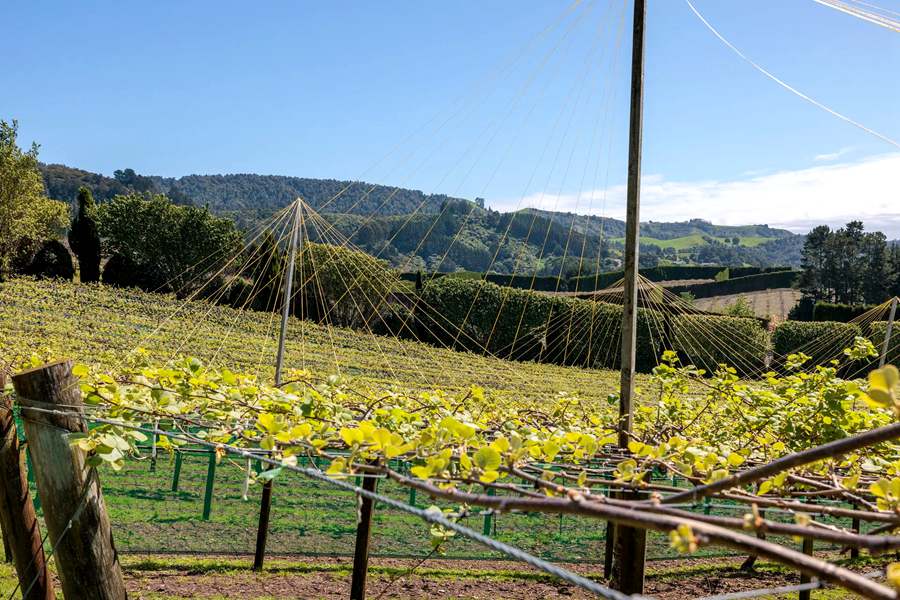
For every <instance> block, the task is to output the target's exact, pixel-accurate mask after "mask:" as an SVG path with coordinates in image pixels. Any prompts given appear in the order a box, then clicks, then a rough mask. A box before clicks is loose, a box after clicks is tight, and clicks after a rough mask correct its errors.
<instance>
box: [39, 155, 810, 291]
mask: <svg viewBox="0 0 900 600" xmlns="http://www.w3.org/2000/svg"><path fill="white" fill-rule="evenodd" d="M41 168H42V171H43V175H44V181H45V184H46V187H47V192H48V194H49V195H50V197H52V198H56V199H59V200H68V201H70V202H71V201H74V199H75V197H76V195H77V192H78V188H79V187H80V186H81V185H86V186H88V187H90V188H91V189H92V190H93V192H94V196H95V197H96V198H97V199H98V200H99V201H100V202H103V201H105V200H108V199H109V198H112V197H113V196H115V195H117V194H125V193H129V192H141V193H143V192H150V193H164V194H167V195H168V196H169V197H170V198H171V199H172V200H173V201H175V202H177V203H181V204H196V205H200V206H203V205H206V206H209V208H210V210H212V211H213V212H215V213H217V214H220V215H227V216H231V217H232V218H234V219H235V221H236V222H237V224H238V226H240V227H242V228H244V229H250V228H251V227H252V226H253V225H254V224H256V223H259V222H260V221H261V220H263V219H266V218H268V217H269V216H271V215H272V213H274V212H275V211H277V210H278V209H280V208H282V207H284V206H286V205H287V204H288V203H289V202H291V201H292V200H293V199H294V198H296V197H297V196H300V197H302V198H303V199H304V200H305V201H306V202H307V203H309V204H310V205H311V206H312V207H313V208H314V209H316V210H318V211H320V212H321V213H322V214H323V216H324V217H325V218H327V219H328V220H329V221H331V222H333V223H335V224H336V225H337V227H338V229H339V230H340V231H341V232H342V233H344V234H345V235H347V236H348V237H352V241H353V242H354V244H356V245H358V246H359V247H361V248H362V249H364V250H366V251H368V252H370V253H372V254H375V255H377V256H380V257H382V258H385V259H387V260H389V261H390V262H391V263H392V264H394V265H395V266H398V267H404V268H406V269H419V268H422V269H428V270H435V269H440V270H454V269H457V268H462V269H466V270H471V271H483V270H486V269H488V268H490V269H492V270H494V271H497V272H500V273H535V272H537V273H538V274H547V275H558V274H559V273H560V272H561V271H562V272H563V274H567V273H568V274H571V273H573V272H575V271H577V270H578V269H579V267H580V268H581V269H595V268H596V267H597V266H598V264H599V265H600V266H601V268H602V269H603V270H610V269H613V270H614V269H616V268H618V267H619V264H620V262H621V254H622V251H621V250H622V247H623V244H622V236H624V232H625V223H624V222H623V221H619V220H617V219H610V218H606V217H603V218H601V217H597V216H583V215H574V214H572V213H559V212H550V211H539V210H535V209H527V210H523V211H519V212H516V213H499V212H497V211H493V210H487V209H485V208H484V207H483V201H482V200H480V199H479V200H477V201H476V202H470V201H468V200H462V199H458V198H451V197H449V196H446V195H442V194H426V193H424V192H421V191H418V190H410V189H404V188H393V187H390V186H385V185H375V184H370V183H364V182H347V181H336V180H331V179H309V178H300V177H282V176H274V175H241V174H237V175H188V176H185V177H180V178H178V179H173V178H164V177H158V176H146V175H140V174H137V173H135V172H134V171H133V170H131V169H123V170H120V171H116V172H115V173H114V176H113V177H105V176H103V175H98V174H96V173H90V172H88V171H83V170H80V169H75V168H71V167H67V166H64V165H42V167H41ZM443 207H446V210H444V211H443V212H442V208H443ZM641 235H642V244H641V265H642V266H649V267H652V266H655V265H656V264H657V263H658V262H660V261H671V262H679V263H689V264H695V263H714V264H723V265H729V266H738V265H743V264H748V265H752V266H762V267H767V266H776V265H777V266H781V265H790V266H797V265H799V261H800V248H801V246H802V241H803V239H804V236H797V235H794V234H791V233H790V232H788V231H785V230H781V229H772V228H770V227H768V226H767V225H748V226H739V227H730V226H722V225H713V224H712V223H709V222H708V221H705V220H700V219H694V220H691V221H685V222H681V223H654V222H649V223H642V224H641Z"/></svg>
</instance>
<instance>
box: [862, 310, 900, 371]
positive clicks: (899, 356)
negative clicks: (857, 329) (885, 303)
mask: <svg viewBox="0 0 900 600" xmlns="http://www.w3.org/2000/svg"><path fill="white" fill-rule="evenodd" d="M887 325H888V324H887V321H875V322H874V323H872V324H871V325H869V331H868V333H869V340H870V341H871V342H872V344H874V346H875V349H876V350H878V352H879V353H880V352H881V350H882V348H883V347H884V336H885V334H886V333H887ZM885 362H886V363H889V364H892V365H897V366H900V323H894V327H893V329H892V330H891V341H890V342H888V351H887V358H886V360H885Z"/></svg>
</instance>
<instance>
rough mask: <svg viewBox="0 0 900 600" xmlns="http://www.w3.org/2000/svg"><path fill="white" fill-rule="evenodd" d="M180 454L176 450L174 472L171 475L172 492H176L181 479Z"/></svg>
mask: <svg viewBox="0 0 900 600" xmlns="http://www.w3.org/2000/svg"><path fill="white" fill-rule="evenodd" d="M182 460H183V459H182V456H181V452H179V451H178V450H176V451H175V472H174V473H172V491H173V492H177V491H178V482H179V480H180V479H181V461H182Z"/></svg>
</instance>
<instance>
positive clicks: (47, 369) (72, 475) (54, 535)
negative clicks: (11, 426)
mask: <svg viewBox="0 0 900 600" xmlns="http://www.w3.org/2000/svg"><path fill="white" fill-rule="evenodd" d="M12 380H13V385H14V386H15V388H16V394H17V395H18V402H19V405H20V407H21V408H22V415H23V419H22V421H23V422H24V424H25V436H26V438H27V439H28V447H29V448H30V449H31V457H32V463H33V465H34V470H35V482H36V483H37V488H38V493H39V494H40V496H41V503H42V506H43V509H44V521H45V523H46V526H47V531H48V533H49V541H50V543H51V544H52V545H53V549H54V556H55V558H56V564H57V571H58V573H59V578H60V580H61V581H62V588H63V594H64V595H65V597H66V600H123V599H124V598H126V597H127V596H126V592H125V582H124V580H123V579H122V569H121V567H120V566H119V557H118V555H117V554H116V549H115V545H114V544H113V536H112V528H111V526H110V524H109V518H108V517H107V515H106V507H105V505H104V503H103V494H102V493H101V491H100V481H99V479H98V478H97V472H96V470H95V469H93V468H90V467H87V466H86V465H85V458H86V456H85V453H84V451H83V450H80V449H79V448H78V447H77V446H73V445H72V444H70V443H69V439H68V435H69V434H70V433H86V432H87V426H86V425H85V422H84V416H83V411H82V406H83V403H82V399H81V389H80V388H79V385H78V378H77V377H75V376H74V375H73V374H72V361H68V360H66V361H60V362H56V363H51V364H49V365H43V366H41V367H37V368H35V369H31V370H29V371H24V372H22V373H19V374H18V375H13V378H12Z"/></svg>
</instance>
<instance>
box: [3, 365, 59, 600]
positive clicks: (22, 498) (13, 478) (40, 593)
mask: <svg viewBox="0 0 900 600" xmlns="http://www.w3.org/2000/svg"><path fill="white" fill-rule="evenodd" d="M5 385H6V376H5V375H4V374H3V373H0V434H2V436H3V437H2V439H0V524H2V526H3V543H4V546H6V547H8V554H7V556H8V560H11V561H12V562H15V565H16V575H18V577H19V587H20V589H21V590H22V594H23V595H24V594H25V593H26V592H27V594H28V595H27V596H26V600H52V599H53V598H55V597H56V595H55V594H54V592H53V580H52V579H51V578H50V574H49V572H48V571H47V560H46V558H45V556H44V547H43V545H42V544H41V531H40V527H39V525H38V520H37V516H36V515H35V512H34V504H32V502H31V495H30V494H29V492H28V476H27V475H26V473H25V455H24V453H23V452H22V448H21V447H20V446H19V435H18V432H17V430H16V419H15V416H14V415H13V411H12V402H11V400H10V399H9V398H7V397H6V396H4V395H3V388H4V386H5Z"/></svg>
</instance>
